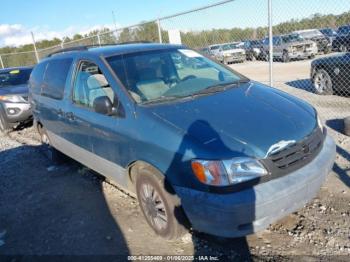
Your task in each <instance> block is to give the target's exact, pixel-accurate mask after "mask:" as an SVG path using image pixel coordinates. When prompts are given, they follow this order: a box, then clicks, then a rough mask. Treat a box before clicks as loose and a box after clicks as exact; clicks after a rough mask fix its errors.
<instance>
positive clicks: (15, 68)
mask: <svg viewBox="0 0 350 262" xmlns="http://www.w3.org/2000/svg"><path fill="white" fill-rule="evenodd" d="M33 67H34V66H18V67H7V68H3V69H0V73H6V72H9V71H12V70H23V69H33Z"/></svg>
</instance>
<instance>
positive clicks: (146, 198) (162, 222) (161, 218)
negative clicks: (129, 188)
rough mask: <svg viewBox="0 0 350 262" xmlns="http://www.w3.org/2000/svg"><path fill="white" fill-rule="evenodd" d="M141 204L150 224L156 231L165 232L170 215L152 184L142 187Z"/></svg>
mask: <svg viewBox="0 0 350 262" xmlns="http://www.w3.org/2000/svg"><path fill="white" fill-rule="evenodd" d="M140 198H141V199H140V200H141V201H140V202H141V205H142V209H143V210H144V213H145V216H146V218H147V220H148V221H149V223H150V224H151V225H152V227H154V228H155V229H156V230H163V229H164V228H166V227H167V223H168V214H167V211H166V208H165V205H164V201H163V199H162V198H161V196H160V194H159V193H158V192H157V190H156V189H155V188H154V187H153V186H152V185H150V184H148V183H145V184H143V185H142V186H141V192H140Z"/></svg>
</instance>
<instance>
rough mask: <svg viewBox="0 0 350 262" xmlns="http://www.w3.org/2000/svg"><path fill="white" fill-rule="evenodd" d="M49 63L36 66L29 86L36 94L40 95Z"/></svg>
mask: <svg viewBox="0 0 350 262" xmlns="http://www.w3.org/2000/svg"><path fill="white" fill-rule="evenodd" d="M46 66H47V62H43V63H40V64H38V65H36V66H35V67H34V69H33V71H32V73H31V75H30V79H29V86H30V88H31V90H32V92H33V93H34V94H40V92H41V87H42V84H43V80H44V75H45V71H46Z"/></svg>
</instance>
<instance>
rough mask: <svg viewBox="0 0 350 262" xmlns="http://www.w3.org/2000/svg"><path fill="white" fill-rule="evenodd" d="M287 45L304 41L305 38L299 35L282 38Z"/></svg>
mask: <svg viewBox="0 0 350 262" xmlns="http://www.w3.org/2000/svg"><path fill="white" fill-rule="evenodd" d="M282 39H283V41H284V42H285V43H290V42H298V41H302V40H303V38H302V37H301V36H300V35H299V34H290V35H284V36H282Z"/></svg>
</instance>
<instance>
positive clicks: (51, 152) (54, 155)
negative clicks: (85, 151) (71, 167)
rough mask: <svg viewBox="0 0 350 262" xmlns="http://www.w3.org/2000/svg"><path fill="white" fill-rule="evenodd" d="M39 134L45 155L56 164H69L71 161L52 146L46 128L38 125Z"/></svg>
mask: <svg viewBox="0 0 350 262" xmlns="http://www.w3.org/2000/svg"><path fill="white" fill-rule="evenodd" d="M38 132H39V135H40V140H41V143H42V144H43V145H44V147H45V148H44V150H45V151H44V154H45V156H46V157H47V158H48V159H50V160H51V161H53V162H55V163H56V164H62V163H64V162H67V160H68V159H69V158H68V157H67V156H66V155H65V154H63V153H61V152H60V151H58V150H57V149H56V148H54V147H52V146H51V143H50V139H49V136H48V135H47V131H46V129H45V127H43V126H42V125H38Z"/></svg>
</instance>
